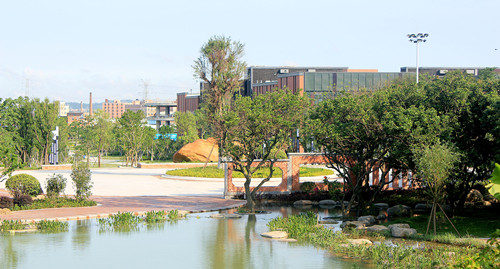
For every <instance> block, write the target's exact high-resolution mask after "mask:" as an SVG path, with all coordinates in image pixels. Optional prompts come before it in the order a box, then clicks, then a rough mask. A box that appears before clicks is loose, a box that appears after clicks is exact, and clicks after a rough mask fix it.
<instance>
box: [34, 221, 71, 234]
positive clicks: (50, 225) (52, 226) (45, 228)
mask: <svg viewBox="0 0 500 269" xmlns="http://www.w3.org/2000/svg"><path fill="white" fill-rule="evenodd" d="M36 227H37V228H38V230H40V231H42V232H49V233H56V232H67V231H68V227H69V224H68V223H67V222H62V221H57V220H41V221H39V222H37V223H36Z"/></svg>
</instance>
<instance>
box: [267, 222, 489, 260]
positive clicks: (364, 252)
mask: <svg viewBox="0 0 500 269" xmlns="http://www.w3.org/2000/svg"><path fill="white" fill-rule="evenodd" d="M268 227H269V229H270V230H283V231H286V232H288V233H289V235H290V236H291V237H293V238H296V239H298V240H301V241H304V242H307V243H310V244H312V245H314V246H317V247H321V248H324V249H328V250H330V251H331V252H333V253H334V255H336V256H339V257H342V258H349V259H351V260H352V261H358V262H361V263H364V264H368V265H369V266H372V267H378V268H449V267H453V266H457V265H459V264H460V261H463V260H466V259H468V258H469V257H471V256H474V255H477V254H478V253H480V251H481V250H480V249H479V248H476V247H461V246H454V245H441V244H433V245H432V246H428V245H427V244H426V246H424V247H423V248H417V247H414V246H413V244H414V243H411V242H407V241H395V245H396V246H388V245H385V244H379V245H377V244H375V245H372V246H363V245H362V246H356V245H351V244H348V241H347V239H350V238H366V237H369V236H370V235H367V234H365V233H364V232H363V231H356V230H351V231H348V232H347V233H344V232H342V231H338V232H333V231H332V230H330V229H326V228H324V227H322V226H317V225H316V216H315V214H312V213H307V214H302V215H297V216H290V217H288V218H282V217H278V218H275V219H273V220H271V221H270V222H269V223H268ZM375 239H376V240H377V241H383V239H384V238H383V236H381V235H379V236H378V238H375ZM393 243H394V242H393ZM353 259H354V260H353Z"/></svg>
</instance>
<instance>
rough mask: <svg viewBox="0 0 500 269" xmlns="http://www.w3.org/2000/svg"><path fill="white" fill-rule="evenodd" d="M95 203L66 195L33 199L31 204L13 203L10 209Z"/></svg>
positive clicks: (90, 204)
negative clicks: (20, 204) (19, 204)
mask: <svg viewBox="0 0 500 269" xmlns="http://www.w3.org/2000/svg"><path fill="white" fill-rule="evenodd" d="M96 205H97V203H96V202H95V201H92V200H77V199H73V198H68V197H55V198H46V199H37V200H34V201H33V203H32V204H31V205H29V206H28V205H25V206H18V205H15V206H14V207H13V208H12V210H14V211H17V210H33V209H42V208H61V207H84V206H96Z"/></svg>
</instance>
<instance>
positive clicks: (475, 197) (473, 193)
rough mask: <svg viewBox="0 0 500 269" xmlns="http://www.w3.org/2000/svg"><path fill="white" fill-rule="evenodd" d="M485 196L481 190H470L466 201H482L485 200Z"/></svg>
mask: <svg viewBox="0 0 500 269" xmlns="http://www.w3.org/2000/svg"><path fill="white" fill-rule="evenodd" d="M483 199H484V197H483V195H482V194H481V192H480V191H478V190H476V189H472V190H470V192H469V194H467V198H466V200H465V201H467V202H471V203H476V202H481V201H483Z"/></svg>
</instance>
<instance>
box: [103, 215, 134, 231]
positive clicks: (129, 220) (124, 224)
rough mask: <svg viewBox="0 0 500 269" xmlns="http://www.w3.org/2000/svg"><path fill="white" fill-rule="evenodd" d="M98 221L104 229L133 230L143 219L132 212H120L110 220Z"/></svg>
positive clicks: (109, 218) (110, 217)
mask: <svg viewBox="0 0 500 269" xmlns="http://www.w3.org/2000/svg"><path fill="white" fill-rule="evenodd" d="M98 221H99V225H100V226H101V227H102V228H108V227H109V228H131V227H134V226H136V225H137V224H138V223H139V222H140V221H141V218H140V217H139V216H136V215H134V213H132V212H123V213H120V212H118V213H117V214H114V215H111V216H109V217H108V218H101V219H99V220H98Z"/></svg>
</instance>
